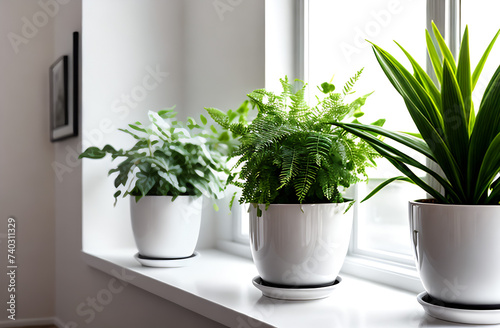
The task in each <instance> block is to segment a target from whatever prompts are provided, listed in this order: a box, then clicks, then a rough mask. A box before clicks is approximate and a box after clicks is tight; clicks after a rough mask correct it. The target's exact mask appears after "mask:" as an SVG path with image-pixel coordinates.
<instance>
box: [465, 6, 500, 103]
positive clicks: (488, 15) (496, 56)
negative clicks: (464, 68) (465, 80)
mask: <svg viewBox="0 0 500 328" xmlns="http://www.w3.org/2000/svg"><path fill="white" fill-rule="evenodd" d="M499 12H500V1H498V0H462V33H463V31H464V30H465V26H466V25H468V26H469V49H470V57H471V70H472V71H473V70H474V69H475V68H476V65H477V63H478V61H479V59H481V56H482V55H483V53H484V50H485V49H486V48H487V47H488V45H489V43H490V41H491V39H493V36H495V33H496V32H497V31H498V29H499V28H500V22H499V20H498V13H499ZM499 64H500V40H498V39H497V42H496V43H495V46H494V47H493V49H492V50H491V52H490V55H489V57H488V60H487V61H486V65H485V66H484V68H483V73H482V74H481V77H480V78H479V80H478V82H477V84H476V88H475V89H474V94H473V101H474V109H475V110H476V111H477V110H478V108H479V104H480V103H481V98H482V96H483V93H484V90H485V89H486V87H487V85H488V82H489V81H490V79H491V77H492V76H493V74H494V73H495V70H496V69H497V68H498V65H499Z"/></svg>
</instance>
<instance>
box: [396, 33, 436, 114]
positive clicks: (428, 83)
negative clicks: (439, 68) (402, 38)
mask: <svg viewBox="0 0 500 328" xmlns="http://www.w3.org/2000/svg"><path fill="white" fill-rule="evenodd" d="M396 44H397V45H398V46H399V48H401V50H403V52H404V53H405V55H406V57H407V58H408V60H409V61H410V63H411V66H412V67H413V71H414V75H415V78H417V80H418V81H419V82H420V84H421V85H422V87H424V88H425V90H426V91H427V92H428V94H429V96H430V97H431V99H432V101H433V102H434V104H435V105H436V107H437V108H438V109H439V111H440V113H441V115H443V113H442V106H441V94H440V92H439V90H438V88H437V87H436V85H435V84H434V82H433V81H432V79H431V78H430V77H429V75H427V73H426V72H425V70H424V69H423V68H422V67H421V66H420V65H419V64H418V63H417V61H416V60H415V59H413V57H412V56H411V55H410V54H409V53H408V51H406V50H405V49H404V48H403V47H402V46H401V45H400V44H399V43H397V42H396ZM440 78H441V77H440Z"/></svg>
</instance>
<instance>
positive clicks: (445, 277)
mask: <svg viewBox="0 0 500 328" xmlns="http://www.w3.org/2000/svg"><path fill="white" fill-rule="evenodd" d="M409 214H410V229H411V238H412V241H413V246H414V249H415V258H416V265H417V269H418V271H419V274H420V279H421V281H422V284H423V285H424V288H425V290H426V291H427V293H428V294H429V296H430V297H432V298H433V299H435V300H439V301H441V302H445V303H453V304H461V305H465V306H476V305H479V306H492V305H500V205H449V204H434V203H426V202H420V201H417V202H410V205H409Z"/></svg>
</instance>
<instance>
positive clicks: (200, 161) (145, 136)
mask: <svg viewBox="0 0 500 328" xmlns="http://www.w3.org/2000/svg"><path fill="white" fill-rule="evenodd" d="M176 114H177V113H176V112H174V111H173V110H172V109H166V110H162V111H159V112H152V111H150V112H149V113H148V117H149V120H150V124H149V125H148V126H145V125H143V124H142V123H141V122H135V123H134V124H129V129H120V131H122V132H124V133H126V134H128V135H130V136H132V137H133V138H134V139H136V140H137V141H136V143H135V144H134V146H133V147H131V148H130V149H126V150H124V149H119V150H115V148H113V147H112V146H111V145H105V146H104V147H103V148H102V149H100V148H98V147H89V148H88V149H86V150H85V151H84V152H83V153H82V154H81V155H80V158H91V159H100V158H103V157H105V156H106V155H107V154H110V155H111V158H112V159H113V160H115V159H116V158H118V157H120V158H124V160H123V161H122V162H120V163H119V164H118V165H117V166H116V167H115V168H113V169H111V170H110V171H109V172H108V174H114V173H118V175H117V176H116V178H115V180H114V185H115V187H116V188H117V189H118V190H117V191H116V193H115V194H114V197H115V204H116V200H117V199H118V197H119V196H120V195H122V196H123V197H125V196H127V195H129V194H130V195H132V196H135V198H136V201H138V200H139V199H140V198H142V197H143V196H146V195H165V196H167V195H168V196H173V200H175V198H176V197H177V196H180V195H189V196H198V197H199V196H201V195H204V196H206V197H209V198H215V199H218V198H221V197H222V196H223V191H224V188H225V179H226V177H227V174H229V169H228V167H227V165H226V159H227V154H228V152H229V151H230V148H231V147H232V145H231V141H234V140H233V138H232V137H231V135H230V132H228V131H217V130H216V129H215V128H214V127H213V126H211V127H210V130H209V129H204V127H206V124H207V120H206V118H205V117H204V116H200V121H201V125H200V124H198V123H197V122H196V121H195V120H194V119H193V118H188V123H187V124H184V123H182V122H180V121H178V120H175V116H176ZM214 206H216V205H215V204H214Z"/></svg>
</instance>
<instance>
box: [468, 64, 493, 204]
mask: <svg viewBox="0 0 500 328" xmlns="http://www.w3.org/2000/svg"><path fill="white" fill-rule="evenodd" d="M499 108H500V66H499V67H498V68H497V70H496V72H495V74H494V75H493V77H492V78H491V80H490V83H489V84H488V86H487V87H486V90H485V92H484V95H483V99H482V101H481V105H480V107H479V111H478V113H477V117H476V123H475V124H474V129H473V131H472V134H471V136H470V142H469V145H470V146H469V158H468V166H467V181H468V185H469V186H470V187H471V188H475V189H477V188H482V186H479V185H478V181H477V176H478V174H479V170H480V168H481V166H482V162H483V158H484V156H485V154H486V151H487V150H488V147H489V146H490V144H491V142H492V141H493V139H494V138H495V137H496V136H497V134H498V133H499V132H500V114H499ZM474 194H475V195H478V194H480V193H478V192H474Z"/></svg>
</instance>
